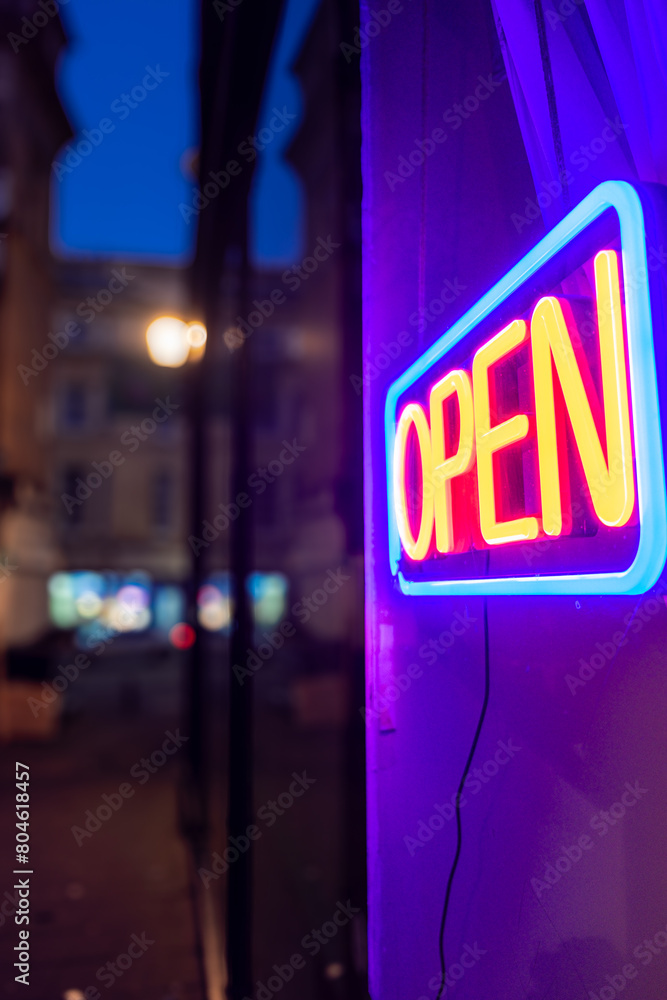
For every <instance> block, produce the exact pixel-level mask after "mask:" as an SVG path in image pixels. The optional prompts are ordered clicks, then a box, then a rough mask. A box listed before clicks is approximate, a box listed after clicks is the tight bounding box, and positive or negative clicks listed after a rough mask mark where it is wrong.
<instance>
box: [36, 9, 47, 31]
mask: <svg viewBox="0 0 667 1000" xmlns="http://www.w3.org/2000/svg"><path fill="white" fill-rule="evenodd" d="M38 18H39V20H38ZM32 23H33V24H34V25H35V27H36V28H43V27H45V25H47V24H48V23H49V15H48V14H47V13H46V12H45V11H43V10H38V11H37V13H36V14H33V17H32Z"/></svg>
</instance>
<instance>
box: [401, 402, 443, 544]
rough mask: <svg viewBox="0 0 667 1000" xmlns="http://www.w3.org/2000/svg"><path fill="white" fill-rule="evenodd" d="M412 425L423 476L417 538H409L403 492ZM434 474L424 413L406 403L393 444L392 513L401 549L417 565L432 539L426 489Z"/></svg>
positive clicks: (429, 495)
mask: <svg viewBox="0 0 667 1000" xmlns="http://www.w3.org/2000/svg"><path fill="white" fill-rule="evenodd" d="M413 425H414V428H415V431H416V432H417V440H418V442H419V454H420V456H421V472H422V496H421V504H422V510H421V521H420V524H419V533H418V535H417V538H415V537H414V536H413V534H412V529H411V528H410V519H409V517H408V498H407V494H406V490H405V471H406V470H405V458H406V453H407V443H408V434H409V433H410V428H411V426H413ZM432 471H433V459H432V457H431V435H430V433H429V429H428V421H427V419H426V414H425V413H424V410H423V409H422V407H421V406H420V405H419V404H418V403H409V404H408V405H407V406H406V407H405V409H404V410H403V412H402V413H401V416H400V417H399V420H398V425H397V427H396V440H395V442H394V513H395V515H396V524H397V525H398V533H399V535H400V538H401V542H402V543H403V548H404V549H405V551H406V552H407V554H408V555H409V556H410V558H411V559H415V560H416V561H417V562H420V561H421V560H422V559H424V558H425V556H426V554H427V553H428V550H429V546H430V544H431V537H432V535H433V490H431V489H427V484H429V482H430V479H431V475H432Z"/></svg>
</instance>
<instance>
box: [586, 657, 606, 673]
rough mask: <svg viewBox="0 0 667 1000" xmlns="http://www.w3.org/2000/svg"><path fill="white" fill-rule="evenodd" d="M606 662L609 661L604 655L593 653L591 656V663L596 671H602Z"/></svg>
mask: <svg viewBox="0 0 667 1000" xmlns="http://www.w3.org/2000/svg"><path fill="white" fill-rule="evenodd" d="M606 662H607V661H606V659H605V657H604V656H603V655H602V653H593V655H592V656H591V660H590V663H591V666H592V667H593V668H594V669H595V670H602V668H603V667H604V665H605V663H606Z"/></svg>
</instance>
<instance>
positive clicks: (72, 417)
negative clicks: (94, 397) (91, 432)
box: [61, 382, 86, 430]
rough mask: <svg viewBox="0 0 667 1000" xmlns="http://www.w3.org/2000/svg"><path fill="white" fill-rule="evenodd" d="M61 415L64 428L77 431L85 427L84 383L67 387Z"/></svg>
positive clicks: (64, 391) (71, 383) (70, 384)
mask: <svg viewBox="0 0 667 1000" xmlns="http://www.w3.org/2000/svg"><path fill="white" fill-rule="evenodd" d="M61 415H62V422H63V426H64V427H67V428H70V429H72V430H75V429H78V428H81V427H84V426H85V423H86V387H85V385H84V384H83V383H82V382H70V383H69V384H68V385H66V386H65V388H64V390H63V398H62V412H61Z"/></svg>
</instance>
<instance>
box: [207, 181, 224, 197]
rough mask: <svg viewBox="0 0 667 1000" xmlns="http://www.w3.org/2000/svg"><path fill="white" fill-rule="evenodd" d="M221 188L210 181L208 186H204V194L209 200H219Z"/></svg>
mask: <svg viewBox="0 0 667 1000" xmlns="http://www.w3.org/2000/svg"><path fill="white" fill-rule="evenodd" d="M219 191H220V188H219V187H218V185H217V184H216V183H215V181H209V182H208V184H204V194H205V195H206V197H207V198H210V199H211V200H212V199H213V198H217V196H218V193H219Z"/></svg>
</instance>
